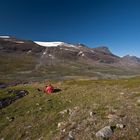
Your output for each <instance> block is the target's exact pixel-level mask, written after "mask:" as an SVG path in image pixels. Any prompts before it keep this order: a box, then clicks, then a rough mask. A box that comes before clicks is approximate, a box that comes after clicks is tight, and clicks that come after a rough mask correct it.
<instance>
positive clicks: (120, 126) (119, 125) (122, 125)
mask: <svg viewBox="0 0 140 140" xmlns="http://www.w3.org/2000/svg"><path fill="white" fill-rule="evenodd" d="M124 127H125V125H124V124H119V123H117V124H116V128H120V129H123V128H124Z"/></svg>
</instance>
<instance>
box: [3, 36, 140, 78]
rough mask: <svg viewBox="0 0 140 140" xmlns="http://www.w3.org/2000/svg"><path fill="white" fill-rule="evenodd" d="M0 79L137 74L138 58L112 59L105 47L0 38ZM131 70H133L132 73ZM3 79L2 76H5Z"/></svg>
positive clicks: (114, 57)
mask: <svg viewBox="0 0 140 140" xmlns="http://www.w3.org/2000/svg"><path fill="white" fill-rule="evenodd" d="M0 57H1V60H0V65H1V67H0V75H1V78H5V77H6V76H7V78H9V77H12V78H13V77H14V78H21V79H24V78H27V77H28V78H30V77H32V78H34V77H37V78H39V79H41V78H42V77H43V78H44V79H45V78H50V79H51V78H52V77H53V78H54V77H55V78H56V77H59V78H62V77H64V76H88V77H96V76H97V77H112V75H133V74H138V73H139V68H140V58H137V57H134V56H133V57H132V56H125V57H122V58H120V57H119V56H116V55H114V54H113V53H112V52H111V51H110V50H109V48H108V47H106V46H101V47H97V48H89V47H88V46H86V45H84V44H71V43H65V42H59V41H58V42H39V41H31V40H23V39H18V38H15V37H11V36H0ZM133 67H135V68H137V70H132V68H133ZM5 75H6V76H5Z"/></svg>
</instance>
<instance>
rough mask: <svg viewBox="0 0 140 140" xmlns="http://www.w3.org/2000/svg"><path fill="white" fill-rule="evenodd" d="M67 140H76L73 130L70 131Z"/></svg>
mask: <svg viewBox="0 0 140 140" xmlns="http://www.w3.org/2000/svg"><path fill="white" fill-rule="evenodd" d="M67 140H75V138H74V134H73V132H72V131H70V132H69V134H68V138H67Z"/></svg>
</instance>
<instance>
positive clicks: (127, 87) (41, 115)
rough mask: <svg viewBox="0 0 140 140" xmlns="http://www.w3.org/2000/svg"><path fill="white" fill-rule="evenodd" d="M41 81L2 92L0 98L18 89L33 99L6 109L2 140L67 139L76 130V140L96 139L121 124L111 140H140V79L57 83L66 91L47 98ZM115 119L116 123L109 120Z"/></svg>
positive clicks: (0, 124) (0, 128)
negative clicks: (103, 132)
mask: <svg viewBox="0 0 140 140" xmlns="http://www.w3.org/2000/svg"><path fill="white" fill-rule="evenodd" d="M44 85H45V82H44V83H40V82H36V83H32V84H26V85H18V86H14V87H8V88H6V89H2V90H0V98H1V99H2V98H5V97H7V96H9V95H8V94H7V92H8V91H9V90H12V89H15V90H17V89H21V90H28V91H29V94H28V95H27V96H25V97H23V98H21V99H19V100H17V101H16V102H14V103H13V104H11V105H9V106H8V107H6V108H3V109H1V110H0V117H1V119H0V139H2V138H3V139H4V140H25V139H26V140H27V139H28V140H65V139H66V138H67V136H68V133H69V132H70V131H72V132H73V135H74V137H75V139H76V140H96V138H95V133H96V132H97V131H98V130H100V129H101V128H103V127H104V126H106V125H115V124H116V123H121V124H124V125H126V127H125V128H124V129H116V130H115V132H114V134H113V136H112V137H111V138H110V139H111V140H139V139H140V133H139V132H140V125H139V124H140V111H139V109H140V78H139V77H137V78H131V79H120V80H69V81H61V82H54V83H53V85H54V87H55V88H57V89H61V91H59V92H56V93H53V94H52V95H45V94H44V93H42V92H40V91H38V90H37V88H40V89H43V87H44ZM110 114H113V115H114V116H117V117H116V118H113V117H112V118H109V117H108V116H109V115H110Z"/></svg>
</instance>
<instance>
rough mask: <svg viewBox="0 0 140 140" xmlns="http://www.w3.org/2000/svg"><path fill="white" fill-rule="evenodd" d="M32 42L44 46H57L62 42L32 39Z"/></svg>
mask: <svg viewBox="0 0 140 140" xmlns="http://www.w3.org/2000/svg"><path fill="white" fill-rule="evenodd" d="M34 42H35V43H36V44H38V45H40V46H44V47H57V46H59V45H62V44H63V42H40V41H34Z"/></svg>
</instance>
